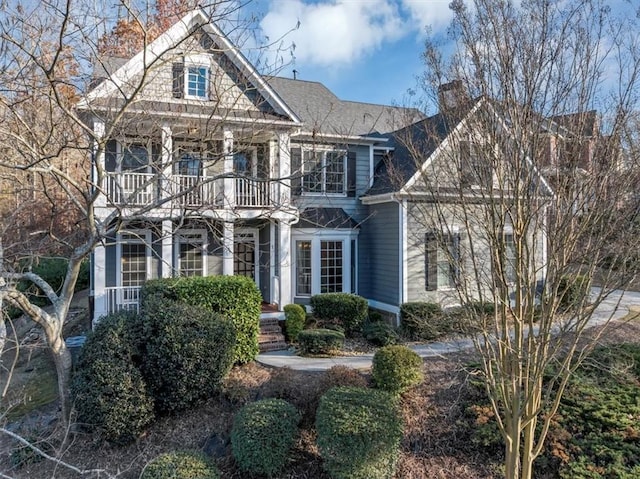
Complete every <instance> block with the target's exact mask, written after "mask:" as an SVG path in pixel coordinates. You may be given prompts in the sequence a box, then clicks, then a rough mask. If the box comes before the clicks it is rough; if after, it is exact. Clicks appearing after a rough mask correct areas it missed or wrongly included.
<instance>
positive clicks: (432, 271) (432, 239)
mask: <svg viewBox="0 0 640 479" xmlns="http://www.w3.org/2000/svg"><path fill="white" fill-rule="evenodd" d="M424 243H425V255H424V273H425V286H426V290H427V291H435V290H437V289H438V242H437V241H436V236H435V235H434V234H433V233H427V234H426V235H425V240H424Z"/></svg>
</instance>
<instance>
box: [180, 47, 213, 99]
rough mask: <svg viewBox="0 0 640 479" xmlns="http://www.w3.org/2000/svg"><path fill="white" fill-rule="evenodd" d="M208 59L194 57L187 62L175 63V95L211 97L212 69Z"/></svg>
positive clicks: (196, 97)
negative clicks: (210, 81)
mask: <svg viewBox="0 0 640 479" xmlns="http://www.w3.org/2000/svg"><path fill="white" fill-rule="evenodd" d="M207 62H208V59H207V58H205V57H203V58H200V57H198V58H192V59H188V60H187V62H186V64H185V63H174V64H173V68H172V74H173V85H172V90H173V97H174V98H190V99H194V100H207V99H208V98H209V77H210V74H211V72H210V69H209V67H208V66H207Z"/></svg>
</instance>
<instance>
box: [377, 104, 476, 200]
mask: <svg viewBox="0 0 640 479" xmlns="http://www.w3.org/2000/svg"><path fill="white" fill-rule="evenodd" d="M474 105H475V102H469V103H468V104H466V105H465V106H464V107H461V108H458V109H456V110H455V111H449V112H447V113H446V114H445V113H442V112H440V113H437V114H435V115H433V116H430V117H429V118H426V119H424V120H422V121H418V122H416V123H414V124H412V125H409V126H407V127H406V128H402V129H400V130H398V131H395V132H393V133H391V134H390V135H389V145H388V146H393V147H395V150H394V151H393V154H392V155H390V156H388V157H386V158H385V159H384V160H383V161H381V162H380V163H379V164H378V165H377V167H376V169H375V172H374V180H373V185H372V186H371V188H369V190H368V191H367V193H366V195H379V194H385V193H392V192H394V191H398V190H399V189H400V188H401V187H402V186H404V185H405V184H406V183H407V181H409V180H410V179H411V177H412V176H413V175H414V174H415V173H416V171H417V170H418V168H419V167H420V166H422V165H423V164H424V162H425V161H426V160H427V159H428V158H429V157H430V156H431V154H432V153H433V152H434V151H435V150H436V149H437V148H438V146H439V145H440V144H441V143H442V141H444V139H445V138H446V137H447V136H448V135H449V134H450V133H451V132H452V131H453V130H454V129H455V127H456V126H457V125H458V124H459V123H460V122H461V121H462V120H463V119H464V118H465V117H466V116H467V114H468V113H469V111H471V108H472V107H473V106H474ZM407 145H410V147H411V150H412V151H409V147H408V146H407ZM415 152H420V157H419V158H418V157H416V153H415Z"/></svg>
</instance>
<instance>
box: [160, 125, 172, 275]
mask: <svg viewBox="0 0 640 479" xmlns="http://www.w3.org/2000/svg"><path fill="white" fill-rule="evenodd" d="M161 141H162V151H161V152H160V164H161V165H162V166H161V168H162V175H161V176H160V199H163V198H167V197H168V196H171V195H172V194H174V193H175V192H174V191H173V188H171V185H172V184H173V182H172V181H171V177H172V175H173V165H172V160H173V131H172V130H171V126H169V125H168V124H166V123H165V124H163V125H162V132H161ZM163 227H164V225H163ZM163 249H164V243H163ZM163 260H164V255H163ZM163 272H164V270H163Z"/></svg>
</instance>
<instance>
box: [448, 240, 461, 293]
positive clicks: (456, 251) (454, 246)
mask: <svg viewBox="0 0 640 479" xmlns="http://www.w3.org/2000/svg"><path fill="white" fill-rule="evenodd" d="M448 243H449V247H450V248H451V260H452V263H451V264H450V274H449V286H451V287H454V286H456V284H458V283H459V282H460V234H459V233H454V234H452V235H449V236H448Z"/></svg>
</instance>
